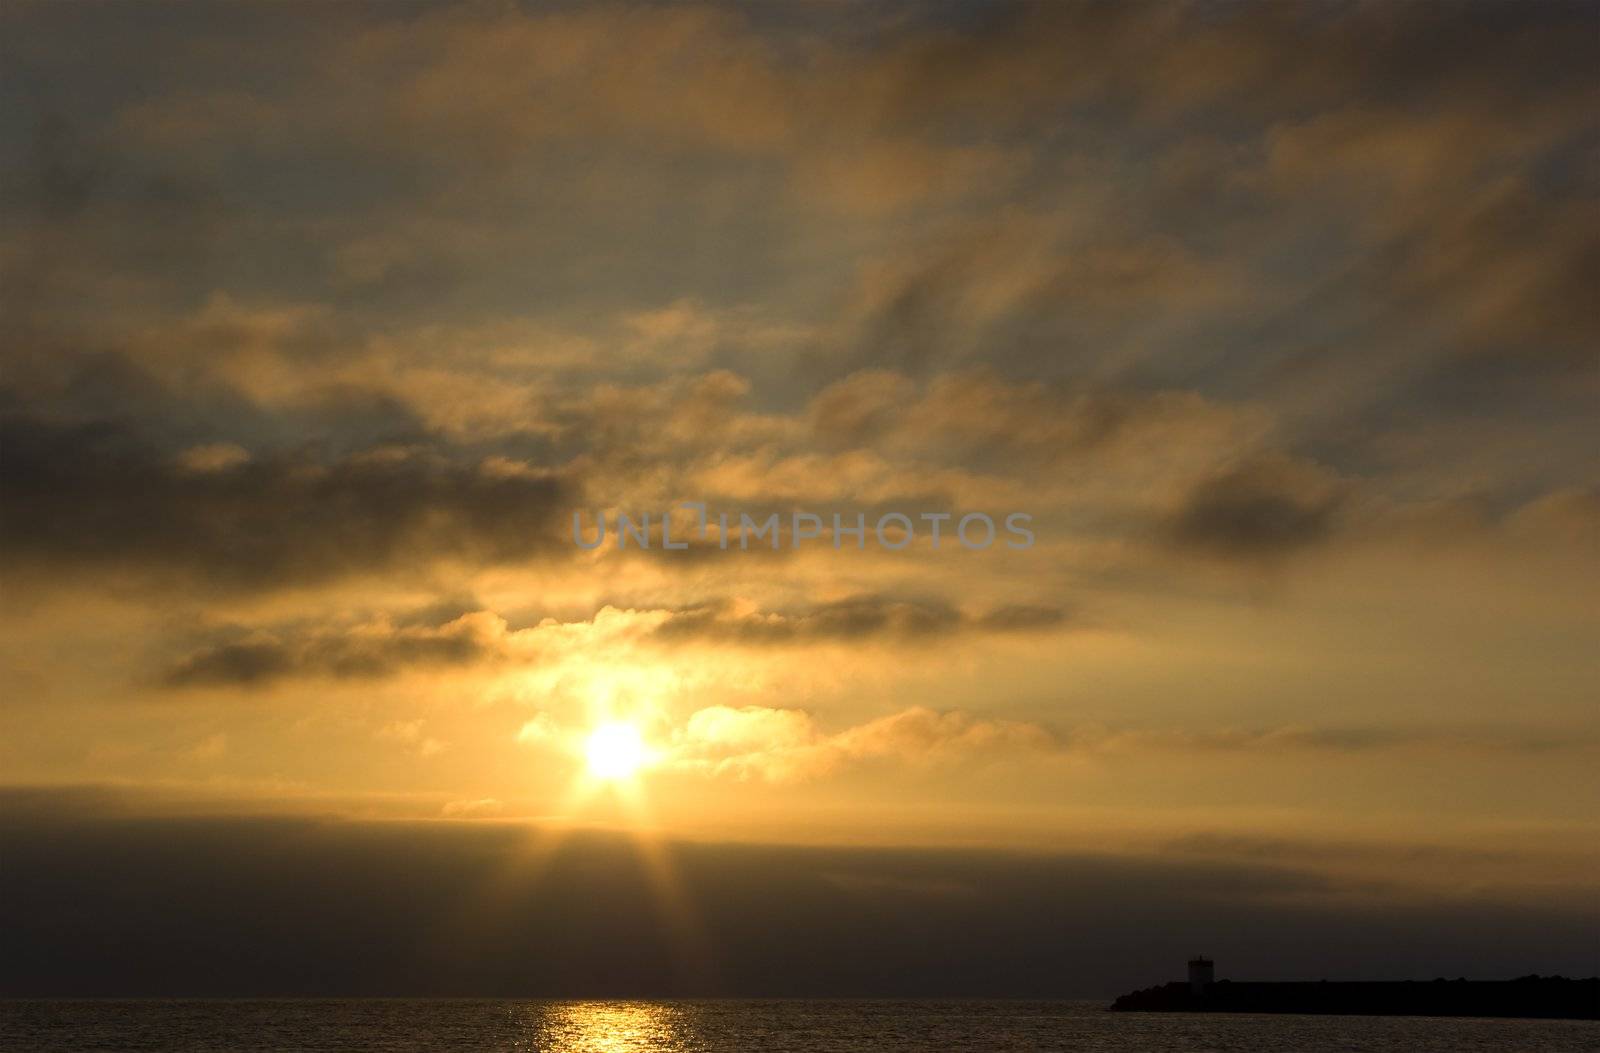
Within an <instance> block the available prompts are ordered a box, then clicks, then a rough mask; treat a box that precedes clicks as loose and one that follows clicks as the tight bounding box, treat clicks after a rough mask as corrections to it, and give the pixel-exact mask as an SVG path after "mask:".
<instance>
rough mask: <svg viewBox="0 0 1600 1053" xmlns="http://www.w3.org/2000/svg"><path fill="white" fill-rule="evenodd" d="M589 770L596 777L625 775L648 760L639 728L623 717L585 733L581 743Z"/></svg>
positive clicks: (636, 770) (606, 777)
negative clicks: (584, 740) (586, 740)
mask: <svg viewBox="0 0 1600 1053" xmlns="http://www.w3.org/2000/svg"><path fill="white" fill-rule="evenodd" d="M584 756H585V757H587V758H588V761H589V774H591V775H593V776H594V777H595V778H597V779H606V780H617V779H629V778H632V777H633V776H635V775H637V774H638V773H639V769H641V768H643V767H644V765H645V762H646V761H647V760H649V758H650V754H649V751H648V750H647V749H646V748H645V745H644V737H643V736H642V735H640V734H639V729H638V728H636V727H634V726H633V725H632V724H628V723H625V722H623V721H609V722H607V723H605V724H601V725H599V726H598V727H596V728H595V729H594V730H593V731H591V732H590V733H589V740H588V742H586V743H585V744H584Z"/></svg>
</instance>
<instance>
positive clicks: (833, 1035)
mask: <svg viewBox="0 0 1600 1053" xmlns="http://www.w3.org/2000/svg"><path fill="white" fill-rule="evenodd" d="M0 1050H4V1051H5V1053H47V1051H57V1050H59V1051H63V1053H66V1051H71V1053H93V1051H96V1050H99V1051H112V1050H116V1051H122V1050H159V1051H161V1053H222V1051H227V1053H268V1051H271V1053H288V1051H295V1053H316V1051H324V1050H326V1051H329V1053H333V1051H338V1053H380V1051H381V1053H410V1051H422V1050H428V1051H451V1053H491V1051H493V1053H502V1051H519V1050H525V1051H537V1053H580V1051H582V1053H643V1051H657V1050H659V1051H665V1053H724V1051H729V1053H744V1051H750V1053H791V1051H792V1053H865V1051H884V1053H902V1051H905V1053H913V1051H914V1053H967V1051H973V1053H980V1051H981V1053H1005V1051H1014V1050H1015V1051H1020V1050H1030V1051H1031V1050H1061V1051H1081V1053H1123V1051H1126V1053H1180V1051H1181V1053H1224V1051H1241V1053H1243V1051H1248V1053H1476V1051H1480V1050H1481V1051H1490V1050H1493V1051H1495V1053H1503V1051H1514V1053H1596V1051H1600V1022H1595V1021H1573V1020H1490V1019H1477V1018H1436V1017H1335V1016H1243V1015H1238V1016H1235V1015H1189V1014H1144V1013H1108V1012H1106V1011H1105V1003H1103V1002H1008V1001H999V1002H996V1001H915V1002H912V1001H809V1000H792V1001H596V1002H576V1001H574V1002H549V1001H489V1000H486V1001H454V1000H450V1001H432V1000H348V1001H309V1000H307V1001H298V1000H296V1001H277V1000H258V1001H162V1000H140V1001H12V1002H0Z"/></svg>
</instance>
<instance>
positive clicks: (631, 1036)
mask: <svg viewBox="0 0 1600 1053" xmlns="http://www.w3.org/2000/svg"><path fill="white" fill-rule="evenodd" d="M692 1016H693V1013H692V1011H691V1010H690V1009H689V1008H688V1007H685V1006H674V1005H669V1004H665V1003H662V1002H565V1003H560V1004H554V1005H546V1006H544V1007H542V1009H541V1011H540V1012H539V1013H538V1016H537V1017H536V1018H535V1019H533V1020H531V1021H529V1023H530V1025H531V1028H532V1031H533V1044H532V1048H533V1049H535V1050H538V1051H539V1053H635V1051H644V1050H649V1051H652V1053H655V1051H661V1053H690V1051H692V1050H695V1049H697V1048H699V1047H698V1044H697V1043H696V1042H695V1027H694V1022H693V1020H692Z"/></svg>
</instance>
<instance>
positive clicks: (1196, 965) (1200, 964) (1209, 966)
mask: <svg viewBox="0 0 1600 1053" xmlns="http://www.w3.org/2000/svg"><path fill="white" fill-rule="evenodd" d="M1215 969H1216V963H1215V962H1213V961H1212V960H1211V959H1210V958H1207V957H1205V956H1204V955H1202V956H1201V957H1198V958H1190V959H1189V993H1190V994H1197V995H1198V994H1205V993H1206V988H1207V987H1209V986H1210V985H1211V980H1212V978H1213V977H1214V976H1215V975H1216V972H1215Z"/></svg>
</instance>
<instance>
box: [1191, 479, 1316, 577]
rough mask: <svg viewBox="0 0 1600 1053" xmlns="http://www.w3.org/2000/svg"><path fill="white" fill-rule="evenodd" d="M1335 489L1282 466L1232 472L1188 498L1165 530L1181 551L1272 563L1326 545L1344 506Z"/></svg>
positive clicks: (1200, 486)
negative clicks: (1310, 547) (1299, 551)
mask: <svg viewBox="0 0 1600 1053" xmlns="http://www.w3.org/2000/svg"><path fill="white" fill-rule="evenodd" d="M1343 500H1344V495H1343V491H1342V489H1341V488H1340V487H1338V486H1337V485H1335V484H1334V483H1333V482H1332V481H1330V480H1328V479H1327V478H1325V477H1323V476H1322V475H1321V474H1320V473H1317V472H1315V471H1313V470H1310V469H1308V468H1307V467H1306V466H1302V465H1297V464H1294V463H1292V462H1289V461H1284V460H1259V461H1253V462H1249V463H1246V464H1242V465H1239V466H1238V467H1235V468H1231V469H1229V470H1227V471H1225V472H1223V473H1221V474H1219V475H1215V476H1213V477H1211V478H1210V479H1207V480H1205V481H1204V482H1202V483H1200V484H1199V485H1198V486H1196V487H1195V488H1194V489H1193V490H1191V491H1190V492H1189V494H1188V495H1187V497H1186V498H1185V499H1184V502H1183V505H1182V506H1181V507H1180V508H1179V509H1178V511H1177V512H1176V513H1175V514H1174V515H1173V516H1172V518H1171V520H1170V521H1169V523H1168V524H1167V531H1168V537H1169V539H1170V540H1171V541H1172V543H1174V544H1175V545H1177V546H1178V547H1180V548H1184V549H1189V550H1193V551H1196V552H1200V553H1205V554H1208V555H1215V556H1221V557H1225V558H1230V559H1272V558H1275V557H1279V556H1285V555H1288V554H1290V553H1293V552H1296V551H1298V550H1300V549H1303V548H1306V547H1308V546H1311V545H1314V544H1316V543H1318V542H1321V541H1324V540H1326V539H1327V538H1328V537H1329V536H1330V535H1331V534H1332V533H1333V530H1334V526H1335V523H1336V516H1337V513H1338V511H1339V509H1340V506H1341V504H1342V503H1343Z"/></svg>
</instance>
